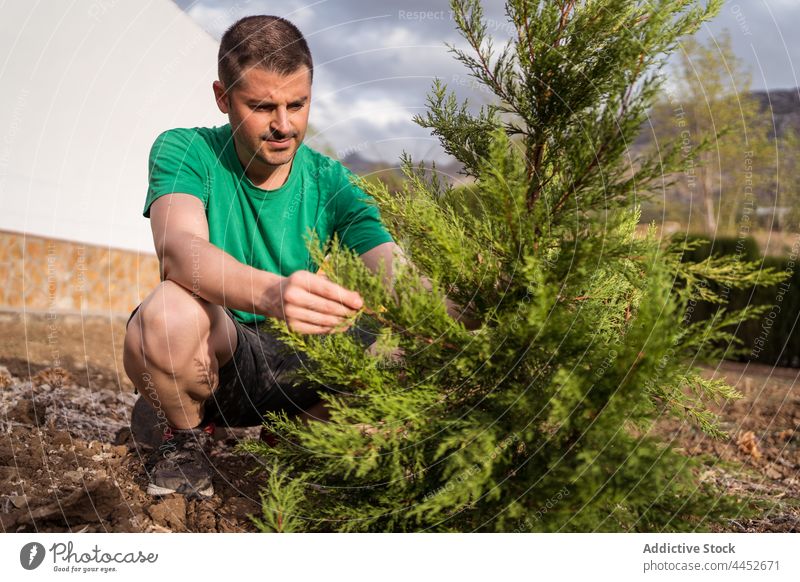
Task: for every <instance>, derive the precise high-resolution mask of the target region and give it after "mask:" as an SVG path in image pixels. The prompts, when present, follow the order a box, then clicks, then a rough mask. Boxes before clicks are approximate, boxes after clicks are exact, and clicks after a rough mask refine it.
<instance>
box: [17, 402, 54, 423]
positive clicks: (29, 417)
mask: <svg viewBox="0 0 800 582" xmlns="http://www.w3.org/2000/svg"><path fill="white" fill-rule="evenodd" d="M46 412H47V405H46V404H44V402H42V401H41V400H39V401H36V399H34V398H20V399H19V400H18V401H17V403H16V404H15V405H14V407H13V408H12V409H11V410H10V411H9V416H10V417H11V418H12V419H14V420H16V421H17V422H20V423H22V424H30V425H32V426H43V425H44V420H45V414H46Z"/></svg>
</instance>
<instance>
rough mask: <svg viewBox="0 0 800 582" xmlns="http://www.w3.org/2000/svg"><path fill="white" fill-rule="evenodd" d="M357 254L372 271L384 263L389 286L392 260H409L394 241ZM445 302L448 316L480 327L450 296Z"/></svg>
mask: <svg viewBox="0 0 800 582" xmlns="http://www.w3.org/2000/svg"><path fill="white" fill-rule="evenodd" d="M359 256H360V258H361V260H362V261H364V264H365V265H366V266H367V268H369V269H370V270H371V271H372V272H373V273H377V272H378V269H379V265H380V264H381V263H383V264H385V265H386V272H385V275H384V280H383V282H384V284H386V285H390V286H392V285H393V284H394V270H393V266H394V262H395V261H399V262H400V263H401V264H408V262H409V261H408V259H407V258H406V256H405V254H404V253H403V250H402V249H401V248H400V247H399V246H398V245H397V244H396V243H394V242H387V243H383V244H380V245H378V246H376V247H373V248H372V249H370V250H368V251H367V252H366V253H364V254H362V255H359ZM421 279H422V284H423V285H424V286H425V288H426V289H428V290H429V291H430V290H431V289H432V288H433V285H432V284H431V282H430V281H429V280H428V279H427V278H426V277H422V278H421ZM445 304H446V305H447V313H448V314H449V315H450V317H452V318H453V319H455V320H456V321H460V322H462V323H463V324H464V327H466V328H467V329H477V328H478V327H480V325H481V323H480V321H478V320H477V319H474V318H472V317H470V316H469V315H468V314H467V311H466V310H465V309H464V308H463V307H461V306H460V305H458V304H457V303H455V302H454V301H452V300H451V299H450V298H448V297H445Z"/></svg>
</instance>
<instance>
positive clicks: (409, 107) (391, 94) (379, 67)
mask: <svg viewBox="0 0 800 582" xmlns="http://www.w3.org/2000/svg"><path fill="white" fill-rule="evenodd" d="M176 1H177V3H178V4H179V5H180V6H181V7H182V8H183V9H184V10H185V11H186V12H187V13H188V14H189V15H190V16H191V17H192V18H193V19H194V20H195V21H196V22H197V23H198V24H199V25H200V26H202V27H203V28H204V29H206V30H207V31H208V32H209V33H210V34H212V35H213V36H214V37H215V38H217V39H218V38H220V37H221V35H222V33H223V32H224V30H225V29H226V28H227V27H228V26H229V25H230V24H231V23H233V22H234V21H235V20H236V19H238V18H240V17H242V16H246V15H248V14H277V15H279V16H283V17H285V18H288V19H289V20H291V21H292V22H294V23H295V24H296V25H297V26H298V27H299V28H300V30H301V31H302V32H303V34H304V35H305V36H306V38H307V39H308V42H309V44H310V46H311V51H312V54H313V56H314V66H315V73H314V97H313V100H312V113H311V123H312V124H313V127H314V129H315V130H316V131H317V134H316V135H309V137H308V138H307V142H308V143H309V145H311V146H312V147H322V146H324V145H327V146H328V147H329V148H330V149H331V150H332V151H333V152H334V153H335V154H336V155H337V156H338V157H340V158H342V157H345V156H346V155H347V154H348V153H350V152H358V153H359V154H361V155H362V156H364V157H367V158H370V159H382V160H386V161H396V160H397V158H398V156H399V154H400V152H402V151H403V150H405V151H407V152H409V153H410V154H411V155H412V157H414V158H415V159H423V158H427V159H430V158H441V151H440V149H439V147H438V142H437V141H436V140H435V139H434V138H432V137H431V136H430V134H429V132H428V131H427V130H424V129H422V128H420V127H418V126H417V125H416V124H414V123H413V122H412V121H411V118H412V116H413V115H414V114H416V113H421V112H424V110H425V95H426V93H427V90H428V88H429V87H430V85H431V82H432V80H433V78H434V77H436V76H438V77H440V78H442V79H443V80H444V81H446V82H447V84H448V85H449V86H450V87H451V88H453V89H455V90H457V92H458V93H459V95H461V96H464V97H470V99H472V100H473V101H474V102H481V101H482V100H485V99H487V98H488V96H487V95H486V94H485V93H482V92H480V91H476V90H475V89H474V88H473V86H472V84H473V81H472V79H471V77H468V76H466V75H465V74H464V70H463V68H462V67H461V65H460V64H459V63H457V62H456V61H455V60H454V59H453V56H452V54H450V53H448V51H447V48H446V46H445V43H446V42H450V43H453V44H457V45H460V44H462V41H461V39H460V37H459V36H458V35H457V33H456V32H455V28H454V23H453V21H452V19H451V17H450V11H449V4H448V2H447V0H400V1H397V0H316V1H314V0H280V1H278V0H237V1H235V2H234V1H230V2H223V1H221V0H176ZM484 6H485V7H486V8H485V11H486V17H487V19H488V22H487V23H488V27H489V31H490V32H494V33H496V36H497V37H498V38H500V37H505V36H507V34H508V33H507V32H506V31H507V23H506V20H505V18H504V13H503V3H502V2H501V1H500V0H485V1H484ZM798 22H800V0H729V1H728V2H727V3H726V4H725V6H724V7H723V9H722V12H721V14H720V15H719V16H718V18H717V19H716V20H715V21H714V22H713V23H710V24H709V25H707V26H706V27H704V29H703V31H702V33H701V34H702V35H703V36H704V37H705V38H708V37H713V36H718V35H719V34H720V33H721V32H722V31H724V30H726V29H727V30H728V31H729V32H730V34H731V36H732V39H733V43H734V48H735V50H736V53H737V55H738V56H739V57H740V58H741V59H742V60H743V61H744V62H746V63H747V64H748V65H749V67H750V69H751V72H752V78H753V87H754V88H756V89H763V88H769V89H776V88H790V87H797V86H798V85H800V82H798V74H797V71H796V70H795V67H794V63H795V59H796V58H797V57H800V35H796V34H794V33H795V31H794V30H793V28H794V27H795V26H797V23H798Z"/></svg>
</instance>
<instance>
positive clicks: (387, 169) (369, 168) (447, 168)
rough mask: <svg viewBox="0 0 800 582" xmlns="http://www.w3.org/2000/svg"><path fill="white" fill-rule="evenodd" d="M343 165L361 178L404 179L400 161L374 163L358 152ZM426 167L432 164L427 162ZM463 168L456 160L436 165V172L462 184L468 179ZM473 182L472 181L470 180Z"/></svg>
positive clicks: (353, 153)
mask: <svg viewBox="0 0 800 582" xmlns="http://www.w3.org/2000/svg"><path fill="white" fill-rule="evenodd" d="M341 161H342V163H343V164H344V165H345V166H346V167H347V168H348V169H350V171H352V172H353V173H355V174H358V175H359V176H368V175H371V174H376V175H378V176H379V177H381V178H382V179H385V178H387V177H388V176H387V174H389V175H391V176H392V177H395V178H397V179H398V180H399V179H402V177H403V175H402V172H401V171H400V161H399V160H397V161H395V162H387V161H373V160H368V159H367V158H365V157H364V156H362V155H361V154H360V153H358V152H352V153H350V154H348V155H347V156H345V157H344V158H343V159H342V160H341ZM415 161H416V160H415ZM426 166H428V167H430V164H429V163H428V162H426ZM462 168H463V166H462V165H461V163H460V162H458V161H456V160H451V161H449V162H447V163H444V164H436V171H437V173H438V174H439V176H440V177H441V178H444V179H446V181H447V182H449V183H451V184H453V183H462V182H464V181H466V180H467V179H466V177H465V176H464V175H463V174H462V173H461V170H462ZM469 181H471V180H469Z"/></svg>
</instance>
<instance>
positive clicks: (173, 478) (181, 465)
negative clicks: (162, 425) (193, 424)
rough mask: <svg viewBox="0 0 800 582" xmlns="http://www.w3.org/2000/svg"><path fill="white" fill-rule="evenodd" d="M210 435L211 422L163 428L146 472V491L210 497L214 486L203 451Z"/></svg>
mask: <svg viewBox="0 0 800 582" xmlns="http://www.w3.org/2000/svg"><path fill="white" fill-rule="evenodd" d="M213 434H214V425H213V424H209V425H207V426H205V427H202V428H200V427H198V428H190V429H175V428H167V429H166V430H165V431H164V437H163V441H162V443H161V446H160V447H159V448H158V450H157V451H156V452H155V455H156V459H157V460H156V463H155V465H153V468H152V470H151V471H150V483H149V484H148V485H147V493H148V494H150V495H168V494H170V493H180V494H181V495H185V496H187V497H200V498H205V497H211V496H212V495H213V494H214V485H213V483H212V481H211V477H212V470H211V465H210V464H209V462H208V453H207V451H208V448H209V443H210V441H211V436H212V435H213Z"/></svg>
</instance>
